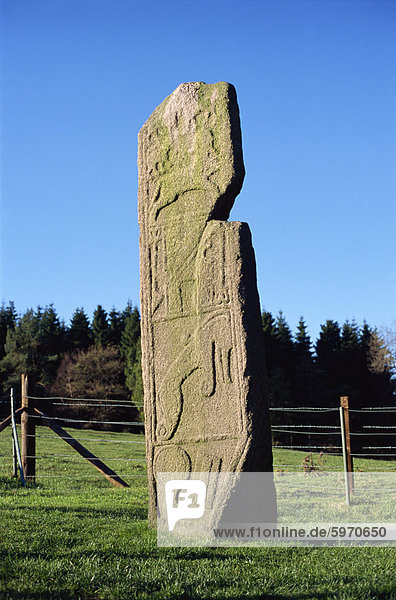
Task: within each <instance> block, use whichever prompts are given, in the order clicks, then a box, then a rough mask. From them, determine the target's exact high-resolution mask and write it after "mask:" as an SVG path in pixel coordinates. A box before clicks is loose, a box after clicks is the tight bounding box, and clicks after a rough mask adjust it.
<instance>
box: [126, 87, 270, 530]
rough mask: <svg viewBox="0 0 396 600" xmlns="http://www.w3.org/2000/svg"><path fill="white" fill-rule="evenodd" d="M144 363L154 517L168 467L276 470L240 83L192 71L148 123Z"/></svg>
mask: <svg viewBox="0 0 396 600" xmlns="http://www.w3.org/2000/svg"><path fill="white" fill-rule="evenodd" d="M138 164H139V225H140V232H141V234H140V272H141V316H142V323H141V325H142V370H143V384H144V403H145V427H146V440H147V468H148V479H149V517H150V520H151V521H152V522H153V520H154V519H155V516H156V505H157V502H156V473H157V472H213V471H214V472H230V471H272V452H271V433H270V424H269V413H268V406H267V398H266V383H265V382H266V380H265V364H264V348H263V335H262V327H261V318H260V306H259V298H258V293H257V284H256V265H255V258H254V251H253V247H252V242H251V235H250V230H249V227H248V225H247V224H246V223H239V222H228V221H227V219H228V216H229V213H230V210H231V208H232V206H233V204H234V200H235V197H236V196H237V194H238V193H239V191H240V189H241V187H242V183H243V179H244V175H245V170H244V165H243V158H242V143H241V129H240V122H239V110H238V104H237V99H236V93H235V89H234V87H233V86H232V85H230V84H228V83H225V82H220V83H216V84H213V85H207V84H205V83H202V82H193V83H183V84H181V85H180V86H179V87H178V88H177V89H176V90H175V91H174V92H173V93H172V94H171V95H170V96H169V97H168V98H166V99H165V100H164V101H163V102H162V104H161V105H160V106H158V108H156V110H155V111H154V112H153V113H152V115H151V116H150V118H149V119H148V120H147V121H146V123H145V124H144V125H143V127H142V129H141V131H140V133H139V157H138Z"/></svg>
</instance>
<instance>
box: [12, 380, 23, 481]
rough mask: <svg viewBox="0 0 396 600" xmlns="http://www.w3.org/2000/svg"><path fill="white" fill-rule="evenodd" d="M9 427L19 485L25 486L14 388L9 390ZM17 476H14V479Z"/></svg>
mask: <svg viewBox="0 0 396 600" xmlns="http://www.w3.org/2000/svg"><path fill="white" fill-rule="evenodd" d="M10 418H11V427H12V443H13V447H14V457H15V458H16V460H17V464H18V467H19V473H20V476H21V483H22V486H24V485H25V476H24V473H23V466H22V458H21V453H20V451H19V443H18V432H17V428H16V424H15V406H14V388H11V415H10ZM14 471H15V462H14ZM16 476H17V475H16V474H15V477H16Z"/></svg>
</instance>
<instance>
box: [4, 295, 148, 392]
mask: <svg viewBox="0 0 396 600" xmlns="http://www.w3.org/2000/svg"><path fill="white" fill-rule="evenodd" d="M140 364H141V351H140V316H139V311H138V309H137V308H136V307H133V306H132V305H131V304H130V303H128V305H127V306H126V308H125V309H124V310H123V311H118V310H116V309H115V308H113V309H112V310H111V311H110V312H109V314H107V313H106V311H105V310H104V309H103V308H102V306H100V305H98V307H97V308H96V310H95V312H94V314H93V318H92V321H91V322H90V320H89V318H88V316H87V315H86V313H85V311H84V310H83V309H82V308H77V309H76V311H75V312H74V314H73V317H72V319H71V322H70V325H69V326H68V327H67V326H66V325H65V323H64V322H63V321H62V320H61V319H60V318H59V317H58V315H57V312H56V310H55V308H54V307H53V305H50V306H47V307H45V308H41V307H38V308H37V309H36V310H33V309H30V310H27V311H26V312H25V313H24V314H23V315H21V316H18V315H17V312H16V310H15V306H14V303H13V302H10V303H9V305H8V306H4V305H3V306H2V307H1V308H0V386H1V391H2V393H5V392H6V391H7V390H8V389H9V388H10V387H16V388H18V386H19V379H20V374H21V373H27V374H28V375H29V379H30V381H31V382H34V384H35V387H36V391H37V392H38V393H41V394H42V395H50V394H55V395H59V396H66V397H80V398H84V397H87V398H106V399H109V398H131V399H132V400H133V402H134V403H136V404H141V402H142V400H143V389H142V381H141V366H140Z"/></svg>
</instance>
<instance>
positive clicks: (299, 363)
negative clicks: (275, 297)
mask: <svg viewBox="0 0 396 600" xmlns="http://www.w3.org/2000/svg"><path fill="white" fill-rule="evenodd" d="M311 347H312V343H311V338H310V337H309V335H308V331H307V326H306V324H305V321H304V319H303V317H300V320H299V322H298V325H297V333H296V335H295V341H294V371H293V382H292V389H293V394H292V395H293V403H294V404H296V405H300V406H302V405H304V404H308V405H311V404H312V402H313V384H314V380H313V377H314V362H313V356H312V351H311Z"/></svg>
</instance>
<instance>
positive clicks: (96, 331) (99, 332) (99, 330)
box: [92, 304, 109, 348]
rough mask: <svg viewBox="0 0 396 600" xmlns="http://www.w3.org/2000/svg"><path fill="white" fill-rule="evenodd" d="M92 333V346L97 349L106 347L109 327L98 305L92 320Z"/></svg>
mask: <svg viewBox="0 0 396 600" xmlns="http://www.w3.org/2000/svg"><path fill="white" fill-rule="evenodd" d="M92 332H93V339H94V344H95V346H96V347H97V348H99V347H101V346H106V344H108V343H109V325H108V322H107V313H106V311H105V310H104V308H102V306H101V305H100V304H98V307H97V309H96V310H95V312H94V316H93V320H92Z"/></svg>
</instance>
